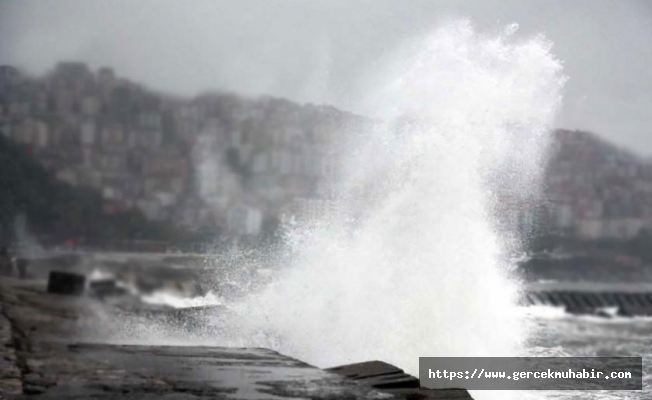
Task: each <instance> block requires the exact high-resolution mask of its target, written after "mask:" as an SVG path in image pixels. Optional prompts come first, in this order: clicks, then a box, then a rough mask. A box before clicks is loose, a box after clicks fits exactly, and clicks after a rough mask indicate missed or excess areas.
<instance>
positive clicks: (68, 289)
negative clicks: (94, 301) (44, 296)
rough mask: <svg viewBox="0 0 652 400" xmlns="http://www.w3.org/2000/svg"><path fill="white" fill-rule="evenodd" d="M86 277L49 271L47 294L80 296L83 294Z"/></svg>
mask: <svg viewBox="0 0 652 400" xmlns="http://www.w3.org/2000/svg"><path fill="white" fill-rule="evenodd" d="M85 285H86V277H85V276H84V275H79V274H73V273H70V272H59V271H50V277H49V279H48V293H56V294H67V295H77V296H78V295H80V294H82V293H84V286H85Z"/></svg>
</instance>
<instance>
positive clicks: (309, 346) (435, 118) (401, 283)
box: [224, 21, 565, 374]
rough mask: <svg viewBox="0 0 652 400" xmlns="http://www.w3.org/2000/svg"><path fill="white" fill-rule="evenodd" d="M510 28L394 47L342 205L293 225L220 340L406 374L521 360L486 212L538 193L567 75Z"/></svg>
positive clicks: (453, 30) (458, 32)
mask: <svg viewBox="0 0 652 400" xmlns="http://www.w3.org/2000/svg"><path fill="white" fill-rule="evenodd" d="M515 30H516V26H514V25H510V26H508V27H507V28H506V29H505V30H504V31H503V33H501V34H498V35H497V36H484V35H481V34H479V33H477V32H476V31H475V30H474V28H473V26H472V25H471V24H470V23H469V22H468V21H453V22H450V23H448V24H446V25H445V26H442V27H440V28H439V29H437V30H435V31H434V32H433V33H432V34H431V35H428V36H426V37H423V38H420V39H418V40H415V41H414V42H412V43H409V44H407V45H406V46H405V47H404V48H402V49H399V50H397V52H396V54H395V56H394V57H393V58H391V59H390V60H389V61H388V62H387V63H385V67H386V68H383V70H382V71H380V73H379V76H380V78H379V80H378V82H376V84H375V85H373V87H371V88H370V89H369V90H368V92H369V102H368V104H366V106H367V107H368V109H370V110H371V109H373V110H374V114H375V115H379V116H382V117H383V121H384V122H383V123H380V124H376V125H374V127H373V128H372V129H369V130H367V131H365V132H358V134H357V135H352V136H351V137H350V138H349V144H348V147H347V148H348V150H349V151H348V152H347V154H342V160H343V164H344V165H345V169H344V171H345V173H344V174H343V176H342V178H341V181H340V184H339V186H338V187H339V189H340V192H339V193H338V194H337V196H336V201H337V202H338V203H339V206H340V207H338V209H340V210H342V209H344V210H347V212H344V213H339V214H338V215H325V216H324V218H323V220H322V221H320V223H318V224H313V225H310V226H301V227H297V228H296V229H295V230H294V231H292V232H290V233H289V236H288V238H289V240H288V246H290V247H291V250H292V251H291V252H290V253H291V254H292V256H291V260H290V262H289V267H288V268H286V269H285V270H283V271H282V272H281V273H280V276H279V277H278V278H277V279H276V280H275V281H274V282H273V283H272V284H271V285H269V286H268V287H267V288H266V289H265V290H263V291H262V292H257V293H254V294H252V295H251V296H249V297H247V298H246V299H245V300H244V301H242V302H239V303H238V304H232V305H231V306H230V307H231V309H232V310H233V311H235V314H236V315H238V318H237V320H234V321H232V322H231V323H232V326H233V329H232V332H231V335H230V338H231V339H229V340H227V339H226V338H225V339H224V340H225V342H227V343H225V344H237V345H248V346H265V347H272V348H274V349H276V350H279V351H281V352H283V353H286V354H289V355H292V356H296V357H298V358H300V359H303V360H305V361H307V362H310V363H313V364H316V365H318V366H331V365H336V364H343V363H349V362H356V361H364V360H371V359H380V360H384V361H387V362H390V363H394V364H396V365H399V366H400V367H402V368H404V369H406V370H407V371H408V372H410V373H415V374H416V373H418V360H419V357H420V356H510V355H517V354H522V353H523V349H522V348H521V345H522V343H524V341H525V340H526V339H527V333H528V332H527V326H526V324H525V323H524V318H523V316H522V313H520V312H519V311H518V307H517V306H516V305H515V299H516V297H517V294H518V284H517V283H516V282H514V281H512V280H511V279H510V278H509V274H508V270H509V268H510V265H509V262H507V261H506V260H507V259H508V257H507V256H506V254H505V251H506V249H507V247H508V246H509V247H510V250H511V249H512V248H511V247H512V246H513V245H514V243H513V242H509V243H508V239H509V237H510V236H509V235H508V231H507V230H504V229H502V230H499V229H498V224H497V223H496V219H495V215H496V214H495V212H494V211H495V209H496V208H495V206H496V205H497V204H496V199H497V195H498V193H500V194H501V196H507V198H510V199H513V200H515V202H516V203H519V202H520V203H523V202H527V201H529V200H531V199H532V198H534V197H533V196H534V195H533V194H532V193H534V192H536V187H537V184H538V179H539V177H540V172H541V166H542V161H543V160H544V153H545V148H546V144H547V138H548V132H549V129H550V128H551V124H552V122H553V119H554V115H555V112H556V110H557V108H558V106H559V104H560V101H561V95H560V92H561V90H562V87H563V84H564V80H565V78H564V77H563V76H562V74H561V70H562V67H561V64H560V62H559V61H557V60H556V59H555V58H554V57H553V56H552V55H551V53H550V44H549V43H548V42H546V41H545V40H544V39H543V38H541V37H536V38H530V39H527V40H517V39H516V38H514V37H513V34H514V32H515ZM501 198H503V197H501ZM235 336H237V338H235V339H234V337H235Z"/></svg>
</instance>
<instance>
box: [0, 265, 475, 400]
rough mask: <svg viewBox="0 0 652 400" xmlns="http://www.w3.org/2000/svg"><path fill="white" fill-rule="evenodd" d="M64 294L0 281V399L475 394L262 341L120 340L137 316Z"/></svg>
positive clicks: (38, 284)
mask: <svg viewBox="0 0 652 400" xmlns="http://www.w3.org/2000/svg"><path fill="white" fill-rule="evenodd" d="M60 282H61V281H60ZM60 289H61V288H60ZM70 293H71V294H68V295H64V294H53V293H48V292H47V288H46V285H45V283H44V282H42V281H33V280H18V279H13V278H3V279H2V280H1V281H0V342H1V343H0V399H4V398H7V399H14V398H16V399H24V398H30V397H33V396H38V398H41V399H81V398H94V399H176V400H191V399H203V398H211V399H262V398H275V399H291V398H311V399H340V398H346V399H386V400H392V399H408V398H409V399H440V400H447V399H450V400H452V399H457V400H472V399H471V397H470V396H469V394H468V393H467V392H466V391H465V390H461V389H454V390H427V389H420V388H419V382H418V379H417V378H415V377H412V376H409V375H407V374H405V373H404V372H403V371H402V370H401V369H399V368H397V367H394V366H392V365H389V364H384V363H379V362H370V363H361V364H356V365H350V366H343V367H340V368H335V369H333V370H330V371H329V370H322V369H318V368H316V367H313V366H311V365H308V364H306V363H304V362H302V361H299V360H297V359H294V358H291V357H288V356H285V355H282V354H279V353H277V352H275V351H272V350H268V349H262V348H228V347H218V346H206V345H201V346H200V345H183V346H178V345H159V344H152V342H154V343H155V339H153V338H151V337H149V336H148V337H146V341H145V342H144V343H130V344H124V343H122V342H121V341H120V340H116V337H117V336H115V333H116V331H119V330H120V329H121V325H120V324H121V323H124V322H125V321H126V320H128V319H130V318H139V317H140V315H131V314H129V313H125V311H124V310H122V309H118V308H114V307H112V306H111V305H110V304H109V303H106V302H103V301H101V300H100V299H98V298H96V297H93V296H89V295H86V294H72V293H77V292H76V291H74V290H71V291H70ZM183 311H184V310H174V313H177V314H179V313H183ZM188 312H189V313H190V314H193V315H194V314H195V313H196V312H197V310H196V309H190V310H188ZM175 315H176V314H175ZM185 339H186V341H185V344H188V342H190V340H189V339H188V336H187V337H185ZM325 351H327V349H326V350H325Z"/></svg>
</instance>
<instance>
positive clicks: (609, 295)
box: [521, 284, 652, 317]
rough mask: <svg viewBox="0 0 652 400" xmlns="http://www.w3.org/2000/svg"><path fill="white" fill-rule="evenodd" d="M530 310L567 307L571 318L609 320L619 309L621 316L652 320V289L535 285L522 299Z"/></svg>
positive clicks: (599, 285) (639, 287)
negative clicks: (610, 312)
mask: <svg viewBox="0 0 652 400" xmlns="http://www.w3.org/2000/svg"><path fill="white" fill-rule="evenodd" d="M521 304H523V305H526V306H552V307H563V308H564V309H565V310H566V312H568V313H571V314H594V315H603V316H607V313H606V312H605V310H606V309H609V308H611V309H614V308H615V309H616V313H617V314H618V315H621V316H632V317H633V316H652V286H650V285H626V284H615V285H601V284H595V285H591V284H581V285H576V287H573V285H572V284H552V285H533V287H529V288H528V289H527V290H526V291H525V292H524V293H523V296H522V298H521Z"/></svg>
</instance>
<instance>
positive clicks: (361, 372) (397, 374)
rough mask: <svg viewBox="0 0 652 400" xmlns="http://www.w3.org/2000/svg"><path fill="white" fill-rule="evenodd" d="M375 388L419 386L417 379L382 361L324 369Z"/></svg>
mask: <svg viewBox="0 0 652 400" xmlns="http://www.w3.org/2000/svg"><path fill="white" fill-rule="evenodd" d="M326 370H327V371H330V372H334V373H336V374H338V375H343V376H346V377H347V378H351V379H353V380H356V381H359V383H361V384H363V385H367V386H371V387H374V388H377V389H408V388H417V389H418V388H419V379H418V378H416V377H414V376H412V375H408V374H406V373H405V372H404V371H403V370H402V369H400V368H398V367H395V366H393V365H391V364H387V363H385V362H382V361H367V362H362V363H357V364H349V365H342V366H339V367H333V368H328V369H326Z"/></svg>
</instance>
